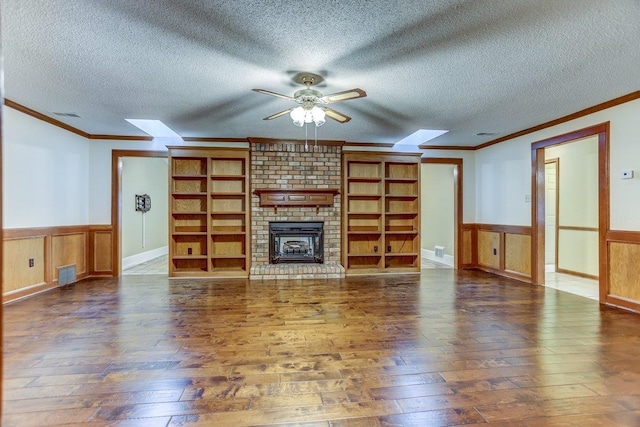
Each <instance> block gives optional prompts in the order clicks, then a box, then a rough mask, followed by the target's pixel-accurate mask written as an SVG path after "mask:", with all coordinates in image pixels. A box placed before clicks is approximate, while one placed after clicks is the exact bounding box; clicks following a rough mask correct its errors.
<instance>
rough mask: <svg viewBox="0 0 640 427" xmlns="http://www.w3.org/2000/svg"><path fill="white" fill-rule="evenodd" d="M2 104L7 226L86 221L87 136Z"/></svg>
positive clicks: (55, 224) (87, 188)
mask: <svg viewBox="0 0 640 427" xmlns="http://www.w3.org/2000/svg"><path fill="white" fill-rule="evenodd" d="M2 108H3V119H4V120H3V153H2V162H3V163H2V167H3V191H2V196H3V206H4V212H3V214H4V224H3V226H4V228H26V227H49V226H63V225H83V224H87V223H88V221H89V205H88V203H87V201H88V198H89V145H88V144H87V140H86V139H85V138H83V137H81V136H78V135H75V134H73V133H71V132H68V131H66V130H63V129H60V128H58V127H55V126H52V125H50V124H48V123H45V122H43V121H41V120H37V119H34V118H32V117H30V116H28V115H26V114H23V113H21V112H18V111H16V110H14V109H12V108H8V107H5V106H3V107H2Z"/></svg>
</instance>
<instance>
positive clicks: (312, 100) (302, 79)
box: [252, 73, 367, 126]
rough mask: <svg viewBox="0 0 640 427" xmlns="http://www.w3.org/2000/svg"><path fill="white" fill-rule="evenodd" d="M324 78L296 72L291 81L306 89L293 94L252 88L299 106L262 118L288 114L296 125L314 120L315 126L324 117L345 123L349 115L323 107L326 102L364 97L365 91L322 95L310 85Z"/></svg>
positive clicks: (320, 123) (266, 118) (321, 121)
mask: <svg viewBox="0 0 640 427" xmlns="http://www.w3.org/2000/svg"><path fill="white" fill-rule="evenodd" d="M323 80H324V78H323V77H322V76H320V75H318V74H313V73H298V74H296V75H295V76H294V77H293V81H294V82H295V83H298V84H303V85H305V86H306V89H301V90H299V91H297V92H296V93H294V94H293V96H288V95H282V94H280V93H276V92H271V91H268V90H264V89H252V90H253V91H254V92H258V93H264V94H265V95H271V96H275V97H277V98H282V99H286V100H288V101H293V102H295V103H297V104H299V105H300V106H299V107H293V108H288V109H286V110H284V111H280V112H279V113H276V114H272V115H270V116H268V117H265V118H264V119H263V120H273V119H277V118H278V117H282V116H284V115H286V114H290V115H291V118H292V119H293V123H294V124H295V125H296V126H303V125H304V124H305V123H311V122H315V124H316V126H320V125H322V124H323V123H324V117H325V115H326V117H329V118H330V119H333V120H335V121H337V122H339V123H346V122H348V121H349V120H351V117H349V116H347V115H345V114H342V113H340V112H338V111H336V110H334V109H332V108H329V107H325V105H326V104H333V103H335V102H340V101H347V100H349V99H356V98H364V97H365V96H367V93H366V92H365V91H363V90H362V89H357V88H356V89H350V90H345V91H342V92H337V93H332V94H331V95H322V94H321V93H320V92H318V91H317V90H315V89H311V86H312V85H317V84H319V83H321V82H322V81H323Z"/></svg>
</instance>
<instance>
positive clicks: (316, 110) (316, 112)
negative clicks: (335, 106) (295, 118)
mask: <svg viewBox="0 0 640 427" xmlns="http://www.w3.org/2000/svg"><path fill="white" fill-rule="evenodd" d="M311 115H312V116H313V122H314V123H315V124H316V126H322V125H323V124H324V122H325V121H326V119H325V114H324V110H323V109H322V108H320V107H318V106H315V107H313V108H312V109H311Z"/></svg>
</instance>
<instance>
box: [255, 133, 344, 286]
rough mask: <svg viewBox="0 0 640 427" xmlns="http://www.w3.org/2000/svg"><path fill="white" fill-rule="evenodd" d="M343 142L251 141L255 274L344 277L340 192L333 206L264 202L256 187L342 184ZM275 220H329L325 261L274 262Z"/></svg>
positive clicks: (275, 277)
mask: <svg viewBox="0 0 640 427" xmlns="http://www.w3.org/2000/svg"><path fill="white" fill-rule="evenodd" d="M341 152H342V149H341V147H339V146H328V145H320V146H318V147H315V146H313V145H310V146H309V149H308V151H307V150H305V147H304V145H303V144H296V143H274V144H264V143H258V144H252V146H251V185H252V188H251V229H252V237H251V271H250V276H249V277H250V278H251V279H285V278H290V279H302V278H310V277H314V278H315V277H331V278H336V277H344V268H343V267H342V265H341V264H340V248H341V246H340V218H341V217H340V206H341V203H340V195H339V194H338V195H336V196H335V197H334V205H333V206H331V207H320V208H318V210H317V211H316V208H315V207H278V209H277V212H276V210H275V209H274V208H269V207H265V208H263V207H260V205H259V197H258V196H257V195H255V194H254V191H255V189H256V188H268V189H283V188H285V189H318V188H340V179H341V178H340V162H341ZM270 221H324V239H325V240H324V257H325V262H324V264H277V265H272V264H269V242H268V239H269V222H270Z"/></svg>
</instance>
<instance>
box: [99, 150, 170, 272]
mask: <svg viewBox="0 0 640 427" xmlns="http://www.w3.org/2000/svg"><path fill="white" fill-rule="evenodd" d="M168 156H169V153H168V152H167V151H142V150H112V151H111V225H112V227H113V230H114V233H113V247H112V259H113V260H114V267H113V269H114V272H113V274H114V276H116V277H120V276H121V275H122V254H123V250H122V249H123V248H122V237H123V236H122V234H123V230H122V224H123V205H124V203H123V193H122V192H123V182H122V180H123V177H122V170H123V165H124V159H125V158H138V159H139V158H161V159H167V158H168ZM165 165H166V163H165ZM167 169H168V168H167ZM167 173H168V172H167ZM167 182H168V179H167ZM167 194H168V192H167ZM152 206H153V205H152ZM166 218H167V216H165V221H164V225H163V228H164V229H166V230H167V231H168V229H169V228H168V225H167V219H166ZM140 221H141V220H140ZM167 268H168V264H167Z"/></svg>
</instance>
